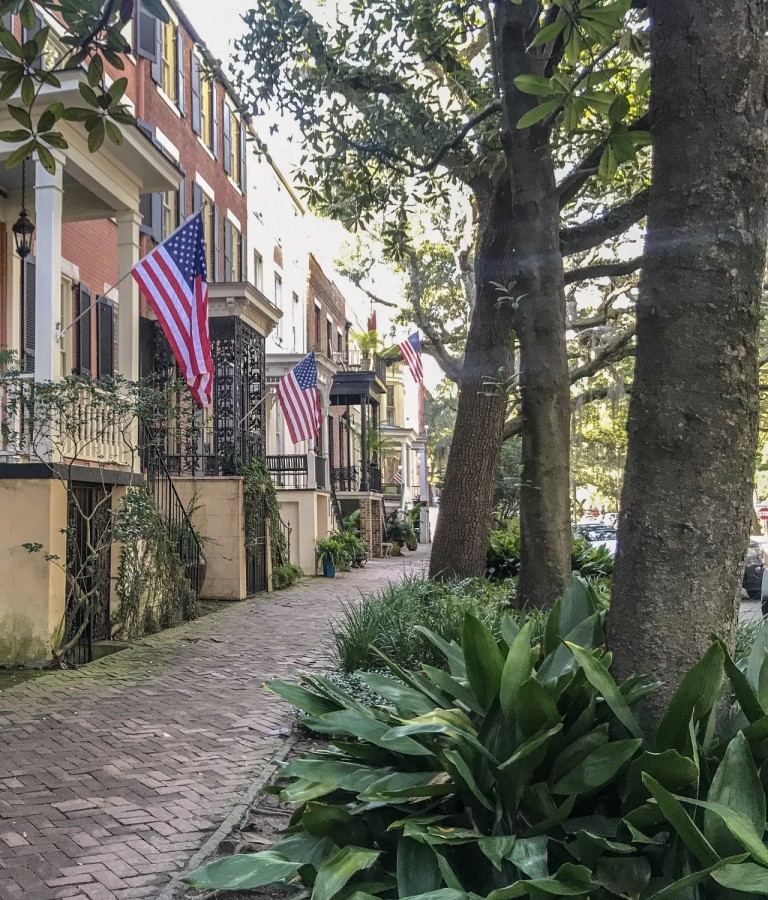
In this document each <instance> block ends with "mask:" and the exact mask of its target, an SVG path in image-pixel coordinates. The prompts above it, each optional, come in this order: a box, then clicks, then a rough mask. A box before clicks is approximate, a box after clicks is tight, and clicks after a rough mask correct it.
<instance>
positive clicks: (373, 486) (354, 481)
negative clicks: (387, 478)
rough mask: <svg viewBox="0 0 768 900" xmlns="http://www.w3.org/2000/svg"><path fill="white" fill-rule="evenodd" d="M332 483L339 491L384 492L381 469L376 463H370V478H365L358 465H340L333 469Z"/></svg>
mask: <svg viewBox="0 0 768 900" xmlns="http://www.w3.org/2000/svg"><path fill="white" fill-rule="evenodd" d="M331 484H332V485H333V488H334V490H337V491H352V492H355V491H376V492H377V493H379V494H380V493H381V492H382V479H381V469H380V468H379V466H378V465H376V463H368V479H367V482H366V481H364V480H363V478H362V473H361V472H360V470H359V469H358V467H357V466H338V467H336V468H333V469H331Z"/></svg>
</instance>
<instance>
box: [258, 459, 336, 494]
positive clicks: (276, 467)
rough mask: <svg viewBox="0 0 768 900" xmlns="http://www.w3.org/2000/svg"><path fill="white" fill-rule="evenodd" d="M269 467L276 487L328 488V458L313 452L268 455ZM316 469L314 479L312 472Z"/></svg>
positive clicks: (296, 488)
mask: <svg viewBox="0 0 768 900" xmlns="http://www.w3.org/2000/svg"><path fill="white" fill-rule="evenodd" d="M266 459H267V469H268V470H269V474H270V475H271V476H272V481H273V482H274V485H275V487H278V488H285V489H288V490H298V491H305V490H318V491H324V490H327V485H326V483H325V482H326V478H325V469H326V462H327V460H326V458H325V457H324V456H317V455H315V454H312V453H309V454H307V453H304V454H294V455H277V456H267V458H266ZM312 471H314V476H315V477H314V480H313V479H311V478H310V477H309V476H310V473H311V472H312Z"/></svg>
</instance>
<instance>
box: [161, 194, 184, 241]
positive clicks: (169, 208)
mask: <svg viewBox="0 0 768 900" xmlns="http://www.w3.org/2000/svg"><path fill="white" fill-rule="evenodd" d="M160 196H161V197H162V205H163V211H162V222H163V224H162V228H163V240H165V239H166V238H167V237H168V236H169V235H170V234H172V232H173V231H174V230H175V229H176V228H178V226H179V221H180V219H179V192H178V191H166V192H165V193H164V194H161V195H160Z"/></svg>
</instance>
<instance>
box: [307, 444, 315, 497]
mask: <svg viewBox="0 0 768 900" xmlns="http://www.w3.org/2000/svg"><path fill="white" fill-rule="evenodd" d="M316 446H317V442H316V441H315V439H314V438H313V439H312V440H311V441H309V443H308V444H307V447H308V449H307V487H308V488H309V490H311V491H314V490H317V450H316V449H315V448H316Z"/></svg>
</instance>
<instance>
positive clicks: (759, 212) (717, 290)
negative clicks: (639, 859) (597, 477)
mask: <svg viewBox="0 0 768 900" xmlns="http://www.w3.org/2000/svg"><path fill="white" fill-rule="evenodd" d="M649 9H650V12H651V17H652V21H653V27H652V32H651V62H652V83H651V92H652V101H651V121H652V123H653V124H652V135H653V181H652V188H651V193H650V199H649V210H648V232H647V237H646V246H645V256H644V262H643V269H642V274H641V280H640V291H639V299H638V303H637V353H636V364H635V375H634V381H633V387H632V395H631V400H630V411H629V422H628V430H629V446H628V455H627V468H626V475H625V482H624V490H623V493H622V510H621V519H620V526H619V553H618V559H617V565H616V574H615V584H614V592H613V601H612V607H611V619H610V622H611V630H610V644H611V647H612V649H613V651H614V654H615V670H616V674H617V675H618V676H619V677H621V678H624V677H626V676H628V675H630V674H632V673H652V674H653V675H655V676H658V677H659V678H660V679H661V680H662V681H663V682H664V687H663V688H662V690H661V691H659V692H658V693H657V694H656V695H654V697H652V698H651V701H650V702H649V704H648V706H647V708H646V727H647V728H648V730H649V731H652V730H653V729H654V726H655V725H656V723H657V722H658V720H659V718H660V715H661V714H662V712H663V709H664V707H665V706H666V703H667V701H668V699H669V697H670V695H671V693H672V692H673V691H674V689H675V688H676V687H677V684H678V683H679V681H680V679H681V677H682V676H683V674H684V673H685V672H686V671H687V670H688V669H689V668H690V667H691V666H692V665H693V664H694V663H695V662H696V661H697V660H698V659H699V658H700V657H701V655H702V653H703V652H704V651H705V649H706V648H707V646H708V645H709V641H710V635H711V634H712V633H715V634H718V635H719V636H721V637H722V638H723V639H724V640H726V641H727V642H728V643H732V641H733V637H734V631H735V624H736V615H737V610H738V597H739V593H740V590H739V588H740V581H741V576H742V571H743V568H742V567H743V563H744V556H745V553H746V549H747V539H748V534H749V521H750V516H749V511H750V504H751V493H752V478H753V473H754V464H755V450H756V444H757V423H758V377H757V375H758V369H757V339H758V325H759V319H760V296H761V284H762V280H763V273H764V266H765V245H766V208H767V204H768V127H767V124H768V123H767V122H766V80H767V73H768V46H767V45H766V39H765V33H766V28H767V27H768V22H767V21H766V18H767V17H766V5H765V3H764V2H763V0H727V2H722V0H675V2H674V3H670V2H669V0H649Z"/></svg>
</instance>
